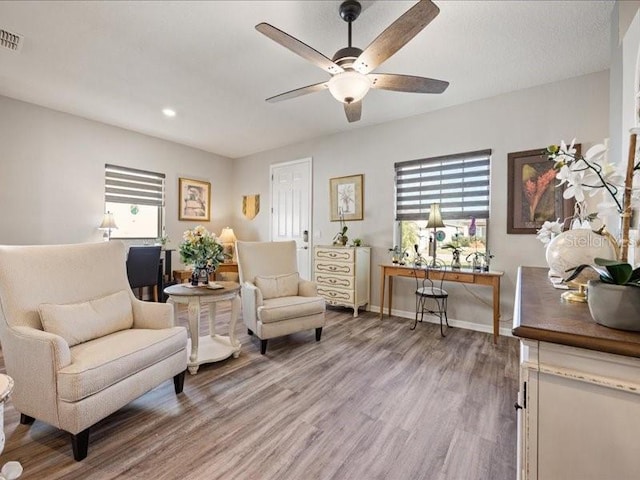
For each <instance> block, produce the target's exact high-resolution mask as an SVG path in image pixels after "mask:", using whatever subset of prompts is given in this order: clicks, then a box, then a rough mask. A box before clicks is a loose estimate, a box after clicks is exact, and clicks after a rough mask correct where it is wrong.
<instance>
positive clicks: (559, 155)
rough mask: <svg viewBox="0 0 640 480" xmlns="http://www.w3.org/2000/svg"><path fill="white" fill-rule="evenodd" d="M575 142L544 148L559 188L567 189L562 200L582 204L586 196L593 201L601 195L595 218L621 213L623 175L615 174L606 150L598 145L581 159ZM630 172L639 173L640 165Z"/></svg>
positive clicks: (616, 170) (623, 187)
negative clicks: (553, 169)
mask: <svg viewBox="0 0 640 480" xmlns="http://www.w3.org/2000/svg"><path fill="white" fill-rule="evenodd" d="M575 141H576V140H575V138H574V139H573V140H572V142H571V144H570V145H569V146H567V144H566V143H565V142H564V141H562V142H561V143H560V146H558V145H551V146H550V147H548V148H547V151H548V152H549V160H551V161H553V162H554V168H555V169H556V170H558V173H557V174H556V178H557V179H558V180H560V183H559V184H558V186H560V185H564V184H566V185H567V187H566V188H565V190H564V192H563V194H562V196H563V197H564V198H567V199H569V198H575V199H576V202H578V203H583V202H584V201H585V199H586V195H589V196H590V197H593V196H594V195H596V194H597V193H599V192H602V191H604V192H606V193H607V195H604V199H603V201H602V202H601V203H599V204H598V216H599V217H600V218H603V217H605V216H606V215H608V214H610V213H613V212H617V213H619V214H621V213H623V212H624V210H625V205H624V199H623V194H624V190H625V175H624V174H623V173H622V172H620V171H619V170H618V166H617V165H615V164H613V163H611V162H609V161H608V159H607V155H606V152H607V147H605V146H604V145H603V144H597V145H594V146H593V147H591V148H590V149H589V150H587V153H585V154H584V156H583V155H577V154H576V149H575V147H574V144H575ZM633 169H634V172H635V173H637V172H638V171H640V162H638V163H636V164H635V165H634V168H633ZM629 187H630V186H629ZM636 198H637V192H636Z"/></svg>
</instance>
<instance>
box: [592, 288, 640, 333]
mask: <svg viewBox="0 0 640 480" xmlns="http://www.w3.org/2000/svg"><path fill="white" fill-rule="evenodd" d="M587 302H588V304H589V311H590V312H591V317H592V318H593V319H594V320H595V321H596V323H599V324H600V325H604V326H605V327H610V328H617V329H619V330H630V331H634V332H639V331H640V288H638V287H628V286H624V285H612V284H610V283H604V282H601V281H600V280H590V281H589V284H588V294H587Z"/></svg>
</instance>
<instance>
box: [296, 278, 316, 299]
mask: <svg viewBox="0 0 640 480" xmlns="http://www.w3.org/2000/svg"><path fill="white" fill-rule="evenodd" d="M298 295H300V296H301V297H317V296H318V289H317V287H316V282H310V281H309V280H302V279H301V280H298Z"/></svg>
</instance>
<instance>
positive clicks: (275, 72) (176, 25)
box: [0, 0, 613, 158]
mask: <svg viewBox="0 0 640 480" xmlns="http://www.w3.org/2000/svg"><path fill="white" fill-rule="evenodd" d="M414 3H415V2H414V1H409V2H407V1H383V0H377V1H363V2H362V4H363V12H362V14H361V15H360V17H359V18H358V20H356V22H354V24H353V44H354V45H355V46H359V47H361V48H364V47H366V46H367V45H368V44H369V43H370V42H371V41H372V40H373V39H374V38H375V37H376V36H377V35H378V34H379V33H381V32H382V31H383V30H384V29H385V28H386V27H387V26H388V25H390V24H391V23H392V22H393V21H394V20H395V19H396V18H398V17H399V16H400V15H401V14H402V13H404V12H405V11H406V10H408V9H409V8H410V7H411V6H412V5H413V4H414ZM435 3H436V4H437V5H438V6H439V7H440V10H441V12H440V15H439V16H438V17H436V19H435V20H434V21H433V22H432V23H431V24H430V25H428V26H427V27H426V28H425V29H424V30H423V31H422V32H421V33H419V34H418V35H417V36H416V37H415V38H414V39H413V40H412V41H411V42H409V43H408V44H407V45H406V46H405V47H404V48H402V49H401V50H400V51H398V52H397V53H396V54H395V55H394V56H393V57H391V58H390V59H389V60H388V61H387V62H385V63H384V64H383V65H382V66H380V67H378V68H377V69H376V70H375V72H384V73H402V74H408V75H417V76H424V77H431V78H436V79H441V80H447V81H449V82H450V86H449V88H448V90H446V91H445V93H444V94H442V95H424V94H410V93H399V92H392V91H384V90H371V91H370V92H369V93H368V94H367V96H366V97H365V99H364V100H363V112H362V120H361V121H360V122H357V123H353V124H349V123H348V122H347V120H346V118H345V115H344V110H343V108H342V105H341V104H339V103H338V102H337V101H335V100H334V99H333V98H332V97H331V94H330V93H329V92H328V91H322V92H318V93H314V94H312V95H306V96H303V97H298V98H294V99H291V100H287V101H283V102H279V103H275V104H270V103H266V102H265V101H264V99H265V98H267V97H271V96H273V95H276V94H279V93H282V92H285V91H288V90H292V89H295V88H299V87H302V86H305V85H309V84H312V83H318V82H322V81H324V80H326V79H328V74H326V73H325V72H323V71H322V70H321V69H319V68H317V67H315V66H314V65H312V64H310V63H308V62H306V61H305V60H303V59H302V58H300V57H298V56H296V55H294V54H293V53H292V52H290V51H289V50H286V49H285V48H283V47H281V46H280V45H277V44H276V43H274V42H273V41H271V40H270V39H268V38H267V37H265V36H263V35H261V34H260V33H258V32H257V31H256V30H255V29H254V26H255V25H256V24H258V23H260V22H268V23H271V24H272V25H274V26H275V27H278V28H280V29H281V30H284V31H285V32H287V33H289V34H290V35H293V36H294V37H296V38H298V39H300V40H302V41H303V42H305V43H307V44H308V45H310V46H312V47H314V48H315V49H316V50H319V51H320V52H322V53H323V54H325V55H326V56H328V57H331V56H333V54H334V52H335V51H336V50H338V49H339V48H342V47H344V46H346V44H347V24H346V23H345V22H344V21H343V20H342V19H341V18H340V17H339V15H338V6H339V4H340V2H338V1H326V0H322V1H309V0H302V1H300V0H299V1H293V0H286V1H209V2H190V1H182V2H168V1H162V2H153V1H126V2H96V1H89V2H70V1H63V2H53V1H45V2H22V1H2V2H0V29H5V30H9V31H12V32H14V33H19V34H21V35H23V36H24V37H25V39H24V43H23V47H22V49H21V51H19V52H18V53H14V52H11V51H9V50H5V49H0V95H5V96H8V97H13V98H17V99H20V100H24V101H27V102H32V103H35V104H38V105H43V106H46V107H49V108H53V109H56V110H61V111H64V112H68V113H72V114H75V115H79V116H82V117H86V118H90V119H94V120H98V121H101V122H105V123H108V124H111V125H117V126H120V127H124V128H127V129H130V130H134V131H138V132H142V133H146V134H149V135H153V136H156V137H160V138H165V139H168V140H172V141H175V142H178V143H182V144H185V145H190V146H193V147H197V148H200V149H203V150H206V151H209V152H212V153H216V154H219V155H222V156H225V157H229V158H237V157H242V156H245V155H249V154H252V153H256V152H260V151H264V150H269V149H272V148H276V147H279V146H282V145H287V144H291V143H295V142H299V141H303V140H306V139H310V138H315V137H321V136H325V135H331V134H335V133H339V132H345V131H349V130H352V129H355V128H362V127H364V126H368V125H375V124H379V123H383V122H387V121H390V120H394V119H399V118H404V117H409V116H412V115H417V114H421V113H425V112H429V111H432V110H436V109H441V108H444V107H448V106H452V105H458V104H461V103H465V102H469V101H472V100H476V99H481V98H487V97H491V96H495V95H499V94H502V93H506V92H510V91H514V90H519V89H523V88H527V87H532V86H535V85H541V84H544V83H549V82H554V81H557V80H560V79H565V78H570V77H574V76H578V75H583V74H586V73H591V72H596V71H601V70H605V69H607V68H608V67H609V62H610V40H609V38H610V18H611V12H612V9H613V2H610V1H579V2H578V1H574V0H569V1H522V0H520V1H445V0H440V1H438V0H435ZM164 107H171V108H173V109H174V110H176V112H177V115H176V117H174V118H166V117H164V116H163V115H162V113H161V110H162V108H164Z"/></svg>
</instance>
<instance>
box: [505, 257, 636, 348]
mask: <svg viewBox="0 0 640 480" xmlns="http://www.w3.org/2000/svg"><path fill="white" fill-rule="evenodd" d="M547 272H548V269H546V268H540V267H520V268H519V269H518V284H517V287H516V299H515V306H514V314H513V334H514V335H515V336H516V337H521V338H528V339H532V340H540V341H543V342H550V343H558V344H561V345H569V346H572V347H580V348H587V349H589V350H596V351H599V352H606V353H615V354H618V355H626V356H629V357H640V332H626V331H624V330H616V329H613V328H608V327H604V326H602V325H599V324H597V323H596V322H595V321H594V320H593V319H592V318H591V314H590V313H589V307H588V306H587V304H586V303H572V302H567V301H565V300H563V299H562V298H561V295H562V292H563V291H566V290H559V289H556V288H553V286H552V285H551V282H550V281H549V279H548V277H547Z"/></svg>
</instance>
